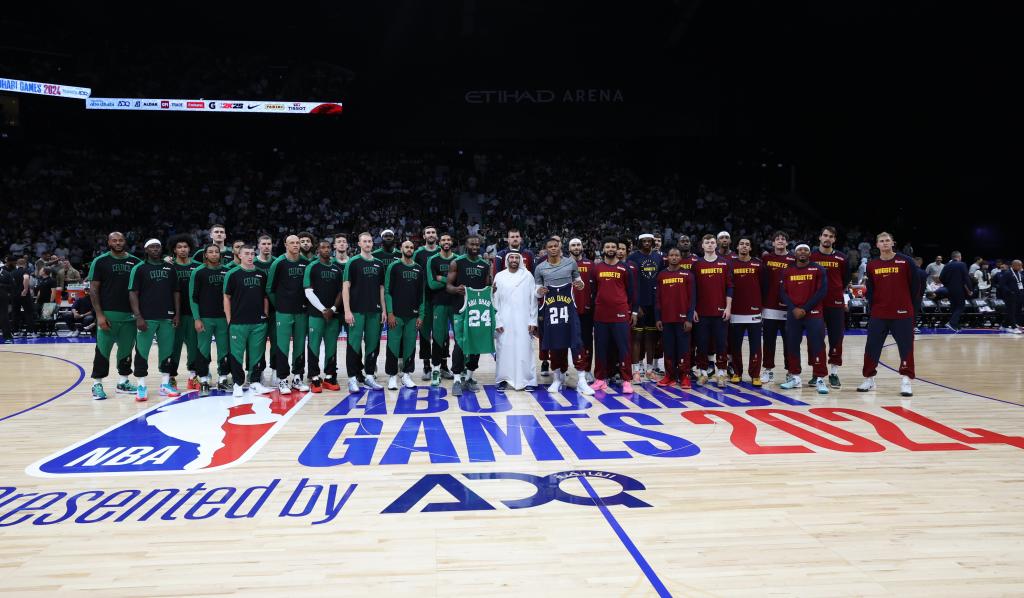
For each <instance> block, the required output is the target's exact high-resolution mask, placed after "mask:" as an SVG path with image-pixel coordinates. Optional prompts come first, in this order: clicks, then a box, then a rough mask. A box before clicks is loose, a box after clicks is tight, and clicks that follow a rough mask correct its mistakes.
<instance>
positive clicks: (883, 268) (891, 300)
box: [857, 233, 922, 397]
mask: <svg viewBox="0 0 1024 598" xmlns="http://www.w3.org/2000/svg"><path fill="white" fill-rule="evenodd" d="M894 244H895V241H894V240H893V238H892V235H890V234H889V233H879V234H878V236H877V237H876V238H875V245H876V246H877V247H878V251H879V257H877V258H874V259H872V260H870V261H868V266H867V270H866V272H865V280H866V281H867V287H868V288H867V300H868V305H869V306H870V309H871V317H870V319H869V320H868V340H867V343H866V344H865V345H864V382H863V383H862V384H861V385H860V386H858V387H857V391H858V392H867V391H869V390H874V389H875V374H876V373H877V372H878V359H879V357H881V355H882V345H883V344H885V339H886V336H887V335H889V334H892V337H893V339H894V340H895V341H896V347H897V348H898V349H899V352H900V369H899V372H900V375H901V376H903V381H902V383H901V384H900V394H901V395H903V396H905V397H910V396H913V394H914V392H913V390H912V389H911V384H910V381H911V380H913V379H914V297H916V296H917V295H918V294H919V293H921V292H922V290H921V288H920V286H919V282H918V280H919V279H918V273H917V265H916V264H914V260H913V258H910V257H908V256H906V255H903V254H902V253H896V252H895V251H894V250H893V245H894Z"/></svg>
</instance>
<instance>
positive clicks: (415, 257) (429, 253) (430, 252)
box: [412, 247, 441, 272]
mask: <svg viewBox="0 0 1024 598" xmlns="http://www.w3.org/2000/svg"><path fill="white" fill-rule="evenodd" d="M438 253H441V248H440V247H434V248H433V249H427V248H426V247H419V248H417V249H416V251H414V252H412V261H414V262H416V263H417V264H419V265H420V267H421V268H423V271H424V272H426V271H427V261H429V260H430V258H432V257H434V256H435V255H437V254H438Z"/></svg>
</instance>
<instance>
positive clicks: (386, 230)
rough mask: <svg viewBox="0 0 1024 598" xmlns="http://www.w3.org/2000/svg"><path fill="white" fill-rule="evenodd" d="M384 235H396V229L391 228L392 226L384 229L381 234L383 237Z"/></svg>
mask: <svg viewBox="0 0 1024 598" xmlns="http://www.w3.org/2000/svg"><path fill="white" fill-rule="evenodd" d="M384 235H391V236H392V237H393V236H395V231H393V230H391V229H390V228H385V229H384V230H382V231H380V236H382V237H383V236H384Z"/></svg>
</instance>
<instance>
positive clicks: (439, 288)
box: [427, 253, 459, 306]
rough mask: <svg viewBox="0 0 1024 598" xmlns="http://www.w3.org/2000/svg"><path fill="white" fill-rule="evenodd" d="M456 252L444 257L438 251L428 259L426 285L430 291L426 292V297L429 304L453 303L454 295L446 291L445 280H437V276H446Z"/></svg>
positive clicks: (449, 304) (456, 256) (456, 257)
mask: <svg viewBox="0 0 1024 598" xmlns="http://www.w3.org/2000/svg"><path fill="white" fill-rule="evenodd" d="M458 257H459V256H458V254H456V253H452V255H451V257H444V256H443V255H441V254H440V253H437V254H435V255H433V256H431V258H430V259H429V260H428V262H427V264H428V266H427V271H428V273H429V279H428V286H429V287H430V292H429V293H428V299H429V301H430V304H431V305H434V306H437V305H445V306H451V305H453V304H454V303H455V296H454V295H452V294H451V293H449V292H448V290H447V288H446V286H445V285H446V284H447V283H446V282H444V281H442V282H438V281H437V277H438V276H441V277H442V278H445V279H447V278H448V269H449V268H450V267H451V265H452V262H454V261H455V260H456V259H458Z"/></svg>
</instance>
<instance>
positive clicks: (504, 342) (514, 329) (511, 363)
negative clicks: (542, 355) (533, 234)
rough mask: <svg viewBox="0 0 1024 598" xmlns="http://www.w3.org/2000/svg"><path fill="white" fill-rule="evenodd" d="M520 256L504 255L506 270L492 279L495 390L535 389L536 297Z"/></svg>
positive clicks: (517, 254) (516, 254)
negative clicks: (496, 386)
mask: <svg viewBox="0 0 1024 598" xmlns="http://www.w3.org/2000/svg"><path fill="white" fill-rule="evenodd" d="M522 266H523V257H522V255H521V254H519V253H516V252H513V251H510V252H508V254H506V255H505V269H504V270H502V271H501V272H498V273H497V274H496V275H495V276H494V309H495V310H496V314H495V328H494V331H495V333H496V336H495V343H494V345H495V357H494V360H495V374H494V381H495V383H496V384H497V385H498V390H505V389H507V388H508V387H510V386H511V387H512V388H513V389H515V390H523V389H526V388H527V387H530V388H531V389H532V388H533V387H535V386H537V369H536V368H537V366H536V363H535V358H534V356H533V337H534V336H535V335H536V334H537V296H536V295H535V294H534V284H533V276H532V275H531V274H530V273H529V272H527V271H526V268H523V267H522Z"/></svg>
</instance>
